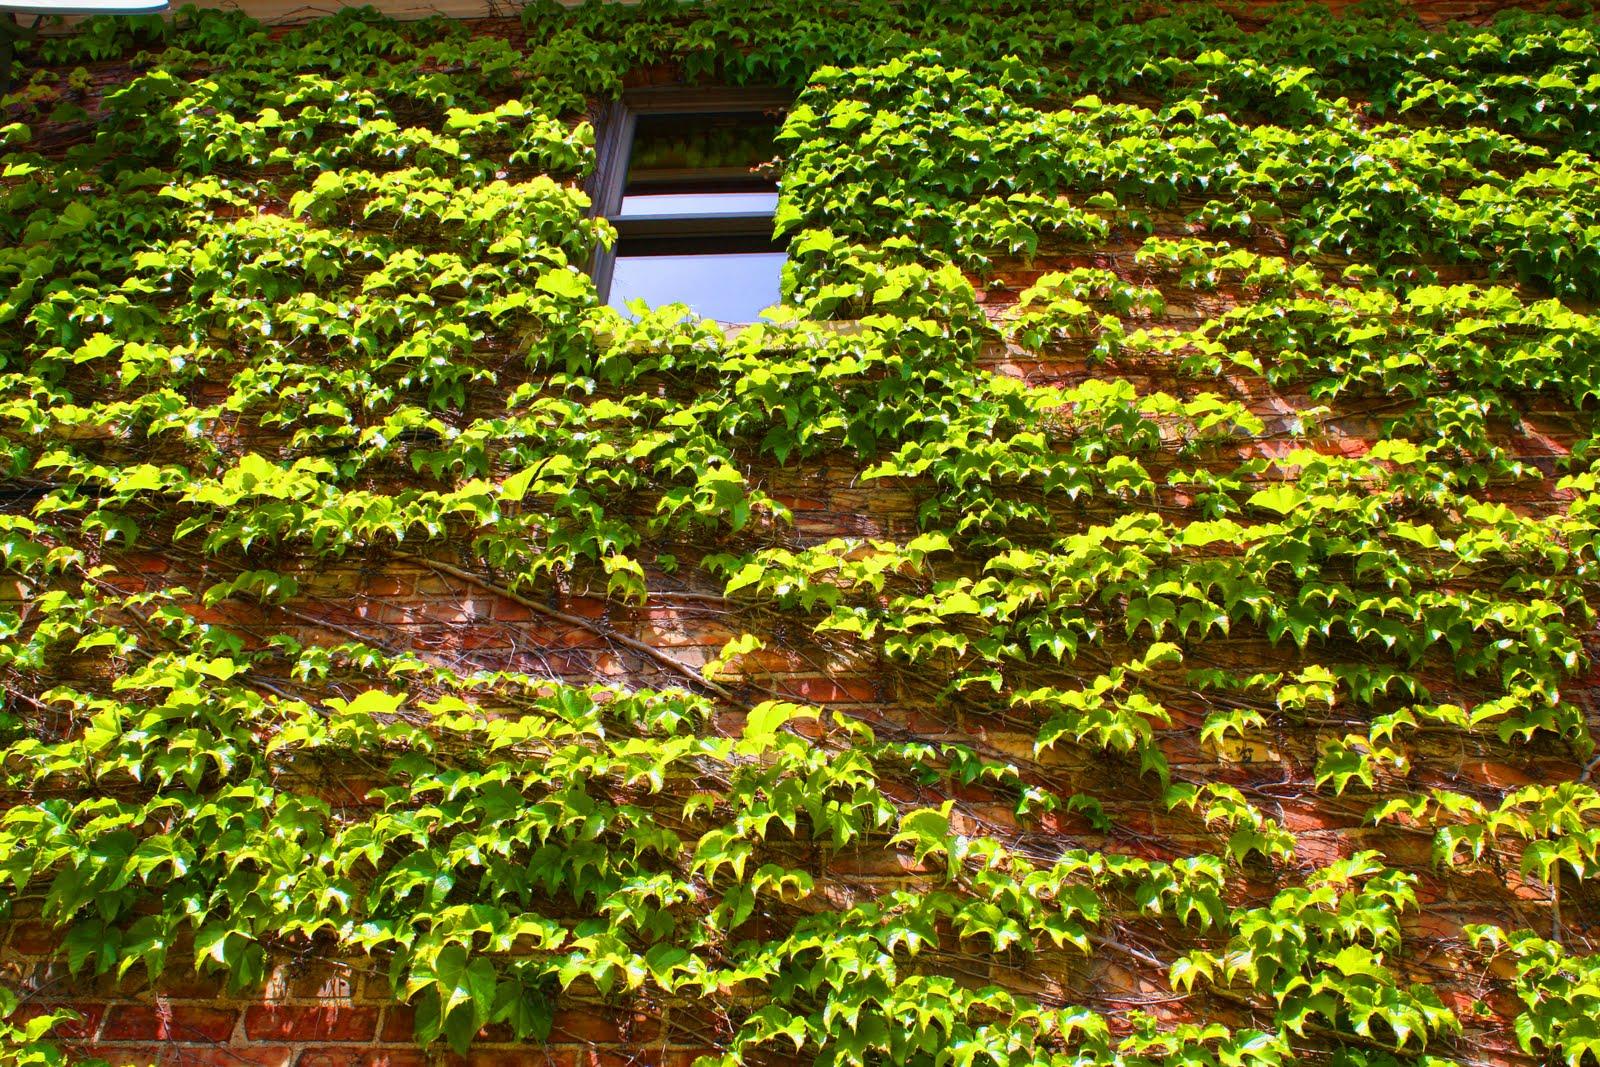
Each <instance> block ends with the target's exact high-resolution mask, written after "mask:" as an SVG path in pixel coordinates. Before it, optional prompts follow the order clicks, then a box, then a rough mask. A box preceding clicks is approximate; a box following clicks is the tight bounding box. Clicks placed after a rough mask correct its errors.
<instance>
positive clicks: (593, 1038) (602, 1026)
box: [550, 1009, 622, 1045]
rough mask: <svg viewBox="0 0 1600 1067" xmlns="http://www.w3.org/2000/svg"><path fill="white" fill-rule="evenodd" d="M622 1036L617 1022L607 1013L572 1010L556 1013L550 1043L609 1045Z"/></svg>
mask: <svg viewBox="0 0 1600 1067" xmlns="http://www.w3.org/2000/svg"><path fill="white" fill-rule="evenodd" d="M621 1036H622V1034H621V1030H620V1028H619V1027H618V1026H617V1020H616V1018H615V1017H614V1016H612V1015H611V1014H609V1013H607V1012H598V1011H583V1010H581V1009H570V1010H568V1011H559V1012H556V1017H555V1021H554V1022H553V1023H552V1024H551V1027H550V1043H551V1044H554V1045H570V1044H573V1043H576V1042H591V1043H594V1044H602V1045H603V1044H608V1043H612V1042H615V1041H617V1040H618V1039H620V1038H621Z"/></svg>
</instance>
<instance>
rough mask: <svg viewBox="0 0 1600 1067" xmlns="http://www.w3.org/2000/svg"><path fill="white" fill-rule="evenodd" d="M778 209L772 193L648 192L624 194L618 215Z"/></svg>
mask: <svg viewBox="0 0 1600 1067" xmlns="http://www.w3.org/2000/svg"><path fill="white" fill-rule="evenodd" d="M777 209H778V194H777V193H775V192H773V193H649V194H644V195H638V196H624V197H623V198H622V210H621V211H620V212H619V213H618V216H619V217H621V218H634V217H638V216H641V215H733V214H755V213H758V212H759V213H761V214H764V215H770V214H772V213H773V212H774V211H776V210H777Z"/></svg>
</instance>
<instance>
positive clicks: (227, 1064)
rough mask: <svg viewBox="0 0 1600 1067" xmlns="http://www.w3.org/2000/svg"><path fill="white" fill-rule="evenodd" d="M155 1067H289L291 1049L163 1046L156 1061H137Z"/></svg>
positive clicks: (292, 1059) (292, 1052) (292, 1055)
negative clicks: (157, 1066) (154, 1066)
mask: <svg viewBox="0 0 1600 1067" xmlns="http://www.w3.org/2000/svg"><path fill="white" fill-rule="evenodd" d="M137 1062H138V1063H139V1064H141V1065H143V1064H149V1063H156V1064H158V1065H159V1067H289V1065H290V1064H291V1063H293V1062H294V1050H293V1049H288V1048H281V1047H280V1048H275V1047H272V1046H267V1047H266V1048H240V1047H237V1046H229V1045H212V1046H195V1045H189V1046H177V1047H174V1046H170V1045H169V1046H167V1047H166V1048H164V1049H162V1050H161V1055H160V1057H159V1058H157V1059H153V1060H152V1059H145V1060H140V1061H137Z"/></svg>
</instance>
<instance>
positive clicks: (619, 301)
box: [609, 249, 786, 322]
mask: <svg viewBox="0 0 1600 1067" xmlns="http://www.w3.org/2000/svg"><path fill="white" fill-rule="evenodd" d="M785 258H786V257H785V256H784V254H783V253H782V252H725V253H715V254H710V255H676V256H660V255H629V254H628V252H627V250H626V249H623V250H622V252H621V253H620V254H619V255H618V256H617V261H616V266H615V267H614V268H613V269H612V274H611V298H610V301H609V302H610V304H611V306H612V307H614V308H616V309H617V310H618V311H621V312H622V313H623V314H625V315H628V314H630V312H629V311H628V310H627V306H626V305H627V303H628V301H630V300H635V299H638V298H640V297H642V298H643V299H644V302H645V303H646V304H648V305H650V306H651V307H658V306H660V305H662V304H674V303H678V304H688V305H689V308H690V310H691V311H693V312H694V313H695V314H696V315H700V316H702V317H704V318H710V319H718V320H721V321H723V322H753V321H755V319H756V317H757V316H758V315H759V314H760V313H761V312H762V311H764V310H765V309H766V308H769V307H771V306H772V305H773V304H776V303H777V302H778V282H779V278H780V276H781V274H782V271H783V261H784V259H785Z"/></svg>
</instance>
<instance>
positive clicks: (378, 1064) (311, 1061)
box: [295, 1048, 429, 1067]
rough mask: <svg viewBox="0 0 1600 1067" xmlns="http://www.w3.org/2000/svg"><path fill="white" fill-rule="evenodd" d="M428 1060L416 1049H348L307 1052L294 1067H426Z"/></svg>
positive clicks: (426, 1056)
mask: <svg viewBox="0 0 1600 1067" xmlns="http://www.w3.org/2000/svg"><path fill="white" fill-rule="evenodd" d="M428 1059H429V1057H428V1053H426V1052H424V1051H422V1050H421V1049H418V1048H393V1049H350V1050H348V1051H344V1050H339V1051H333V1052H307V1053H305V1054H303V1055H302V1056H301V1057H300V1058H299V1059H298V1060H296V1061H295V1067H428Z"/></svg>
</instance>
